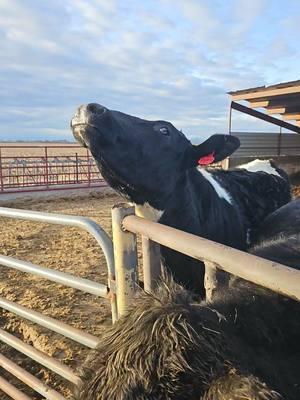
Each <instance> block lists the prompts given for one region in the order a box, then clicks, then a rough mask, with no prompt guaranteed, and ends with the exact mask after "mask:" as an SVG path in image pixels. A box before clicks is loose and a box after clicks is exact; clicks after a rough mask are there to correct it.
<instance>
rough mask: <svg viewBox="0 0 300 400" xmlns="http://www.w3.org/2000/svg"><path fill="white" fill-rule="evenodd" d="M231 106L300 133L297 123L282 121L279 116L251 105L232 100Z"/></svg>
mask: <svg viewBox="0 0 300 400" xmlns="http://www.w3.org/2000/svg"><path fill="white" fill-rule="evenodd" d="M231 108H232V109H234V110H236V111H240V112H242V113H244V114H248V115H251V116H252V117H256V118H259V119H262V120H263V121H266V122H270V123H271V124H274V125H277V126H281V127H282V128H285V129H288V130H290V131H292V132H296V133H300V128H299V127H297V126H296V125H293V124H290V123H288V122H285V121H281V120H280V119H278V118H274V117H271V116H270V115H267V114H264V113H262V112H260V111H257V110H252V109H251V108H250V107H246V106H244V105H242V104H239V103H236V102H235V101H232V102H231Z"/></svg>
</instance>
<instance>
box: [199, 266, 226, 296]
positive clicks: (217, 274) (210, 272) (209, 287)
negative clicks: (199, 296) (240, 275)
mask: <svg viewBox="0 0 300 400" xmlns="http://www.w3.org/2000/svg"><path fill="white" fill-rule="evenodd" d="M204 264H205V275H204V287H205V294H206V301H207V302H208V303H211V302H212V301H213V299H214V296H215V295H216V293H217V291H218V290H220V288H227V287H228V284H229V275H228V273H226V272H224V271H222V270H221V269H219V268H218V266H217V264H215V263H213V262H210V261H205V262H204Z"/></svg>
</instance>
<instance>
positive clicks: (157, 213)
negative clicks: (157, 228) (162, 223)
mask: <svg viewBox="0 0 300 400" xmlns="http://www.w3.org/2000/svg"><path fill="white" fill-rule="evenodd" d="M135 213H136V215H137V216H138V217H142V218H146V219H149V220H150V221H154V222H157V221H159V219H160V218H161V216H162V215H163V213H164V212H163V211H162V210H157V209H156V208H154V207H152V206H150V204H149V203H145V204H143V205H141V204H135Z"/></svg>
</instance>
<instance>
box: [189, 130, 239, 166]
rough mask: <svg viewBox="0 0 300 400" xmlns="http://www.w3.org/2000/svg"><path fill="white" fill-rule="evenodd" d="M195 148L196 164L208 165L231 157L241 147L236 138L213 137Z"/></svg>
mask: <svg viewBox="0 0 300 400" xmlns="http://www.w3.org/2000/svg"><path fill="white" fill-rule="evenodd" d="M193 147H194V156H195V160H194V161H195V163H196V164H199V165H208V164H213V163H216V162H219V161H222V160H224V159H225V158H226V157H228V156H230V155H231V154H232V153H233V152H235V151H236V150H237V149H238V148H239V147H240V141H239V139H238V138H237V137H236V136H231V135H212V136H211V137H210V138H209V139H207V140H205V142H203V143H201V144H199V145H197V146H193Z"/></svg>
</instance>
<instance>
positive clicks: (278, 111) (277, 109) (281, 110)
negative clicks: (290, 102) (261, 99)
mask: <svg viewBox="0 0 300 400" xmlns="http://www.w3.org/2000/svg"><path fill="white" fill-rule="evenodd" d="M266 110H267V113H268V114H284V113H285V111H286V108H284V107H281V108H280V107H267V108H266Z"/></svg>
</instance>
